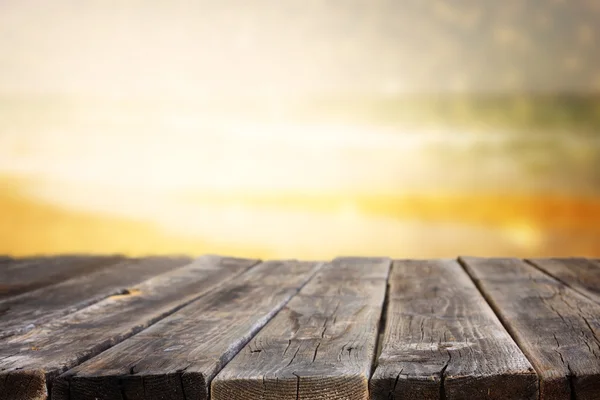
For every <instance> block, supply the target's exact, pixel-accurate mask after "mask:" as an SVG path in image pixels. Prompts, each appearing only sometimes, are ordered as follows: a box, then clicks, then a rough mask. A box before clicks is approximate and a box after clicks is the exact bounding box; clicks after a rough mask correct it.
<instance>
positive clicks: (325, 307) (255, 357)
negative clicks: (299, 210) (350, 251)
mask: <svg viewBox="0 0 600 400" xmlns="http://www.w3.org/2000/svg"><path fill="white" fill-rule="evenodd" d="M389 266H390V261H389V260H388V259H359V258H343V259H336V260H334V261H333V262H332V263H330V264H327V265H326V266H325V267H323V268H322V269H321V270H320V271H319V273H317V275H316V276H315V278H313V279H312V280H311V281H310V282H309V283H308V284H307V285H306V286H305V287H304V288H303V289H302V290H301V291H300V293H299V294H298V295H297V296H295V297H294V298H293V299H292V300H291V301H290V302H289V303H288V304H287V306H286V307H284V308H283V309H282V311H280V312H279V313H278V314H277V316H276V317H275V318H273V319H272V320H271V321H270V322H269V323H268V324H267V325H266V326H265V327H264V328H263V329H262V330H261V331H260V332H259V333H258V335H256V336H255V337H254V338H253V339H252V340H251V341H250V342H249V343H248V344H247V345H246V346H245V347H244V348H243V349H242V350H241V351H240V353H239V354H238V355H237V356H236V357H235V358H234V359H233V360H232V361H231V362H230V363H229V364H228V365H227V366H226V367H225V368H224V369H223V370H222V371H221V372H220V373H219V374H218V375H217V376H216V378H215V379H214V380H213V382H212V388H211V398H212V399H213V400H224V399H226V400H238V399H263V400H271V399H273V400H275V399H277V400H288V399H294V400H296V399H304V400H311V399H320V400H326V399H346V400H354V399H366V398H367V397H368V379H369V376H370V373H371V367H372V362H373V358H374V356H375V348H376V341H377V331H378V324H379V319H380V316H381V309H382V306H383V301H384V298H385V289H386V279H387V275H388V271H389Z"/></svg>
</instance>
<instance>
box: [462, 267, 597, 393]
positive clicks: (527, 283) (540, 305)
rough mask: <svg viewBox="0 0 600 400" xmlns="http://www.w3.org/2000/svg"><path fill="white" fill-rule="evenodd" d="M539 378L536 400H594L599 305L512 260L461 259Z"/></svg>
mask: <svg viewBox="0 0 600 400" xmlns="http://www.w3.org/2000/svg"><path fill="white" fill-rule="evenodd" d="M462 262H463V263H464V265H465V268H466V269H467V271H468V272H469V274H470V275H471V277H472V278H473V279H474V280H475V282H476V284H477V285H478V286H479V288H480V290H481V291H482V292H483V294H484V295H485V296H486V298H487V300H488V302H489V303H490V304H491V305H492V307H493V308H494V311H495V312H496V314H498V316H499V317H500V319H501V320H502V322H503V323H504V326H506V327H507V329H508V330H509V332H510V333H511V334H512V336H513V338H514V339H515V341H516V342H517V343H518V345H519V347H520V348H521V350H522V351H523V352H524V353H525V355H526V356H527V358H528V359H529V361H530V362H531V364H532V365H533V367H534V368H535V370H536V372H537V374H538V376H539V377H540V398H541V399H577V400H587V399H598V398H599V394H600V305H598V304H596V303H594V302H593V301H591V300H589V299H588V298H586V297H584V296H582V295H580V294H579V293H577V292H576V291H574V290H572V289H570V288H569V287H567V286H565V285H564V284H563V283H561V282H559V281H557V280H555V279H553V278H552V277H550V276H548V275H546V274H545V273H543V272H541V271H539V270H537V269H536V268H534V267H533V266H531V265H529V264H526V263H525V262H523V261H521V260H517V259H482V258H472V257H465V258H462Z"/></svg>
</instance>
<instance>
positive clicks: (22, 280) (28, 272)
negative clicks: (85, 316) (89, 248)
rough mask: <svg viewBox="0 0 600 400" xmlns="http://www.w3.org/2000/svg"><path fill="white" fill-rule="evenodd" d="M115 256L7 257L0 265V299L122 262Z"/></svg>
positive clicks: (0, 261) (120, 258)
mask: <svg viewBox="0 0 600 400" xmlns="http://www.w3.org/2000/svg"><path fill="white" fill-rule="evenodd" d="M122 260H123V257H119V256H105V257H100V256H94V257H89V256H56V257H30V258H21V259H8V260H6V262H4V263H2V260H1V259H0V263H2V267H1V268H0V299H3V298H6V297H10V296H15V295H18V294H22V293H26V292H29V291H32V290H36V289H39V288H42V287H45V286H49V285H52V284H55V283H58V282H61V281H64V280H67V279H72V278H74V277H77V276H80V275H83V274H86V273H91V272H94V271H97V270H100V269H103V268H106V267H108V266H110V265H112V264H115V263H117V262H118V261H122Z"/></svg>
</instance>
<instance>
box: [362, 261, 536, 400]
mask: <svg viewBox="0 0 600 400" xmlns="http://www.w3.org/2000/svg"><path fill="white" fill-rule="evenodd" d="M389 282H390V288H389V292H388V293H389V298H388V306H387V307H388V308H387V317H386V327H385V334H384V339H383V344H382V352H381V354H380V356H379V359H378V366H377V369H376V371H375V374H374V375H373V378H372V379H371V386H370V387H371V399H374V400H383V399H386V400H387V399H403V398H410V399H423V400H428V399H436V400H437V399H517V398H518V399H537V398H538V396H537V395H538V390H537V375H536V374H535V372H534V371H533V368H532V367H531V364H529V361H527V359H526V358H525V356H524V355H523V353H522V352H521V351H520V350H519V348H518V347H517V345H516V344H515V342H514V341H513V339H512V338H511V337H510V335H509V333H508V332H506V330H505V329H504V327H503V326H502V324H501V323H500V321H499V320H498V318H497V317H496V315H495V314H494V312H493V311H492V309H491V308H490V307H489V305H488V304H487V303H486V301H485V299H484V298H483V297H482V296H481V294H480V293H479V291H478V290H477V288H476V287H475V285H474V284H473V282H472V281H471V279H470V278H469V276H468V275H467V274H466V273H465V271H464V270H463V269H462V267H461V266H460V265H459V264H458V262H457V261H455V260H429V261H426V260H422V261H396V262H394V265H393V268H392V272H391V275H390V281H389Z"/></svg>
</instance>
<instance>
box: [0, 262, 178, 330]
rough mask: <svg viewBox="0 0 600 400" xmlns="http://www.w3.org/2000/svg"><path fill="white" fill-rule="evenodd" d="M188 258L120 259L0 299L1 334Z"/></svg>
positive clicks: (62, 312)
mask: <svg viewBox="0 0 600 400" xmlns="http://www.w3.org/2000/svg"><path fill="white" fill-rule="evenodd" d="M189 262H190V259H189V258H187V257H177V258H171V257H148V258H139V259H126V260H121V261H120V262H117V263H114V262H113V263H112V264H111V265H110V266H108V267H105V268H103V269H100V270H97V271H95V272H93V273H91V274H87V275H82V276H78V277H75V278H73V279H69V280H67V281H64V282H60V283H58V284H55V285H51V286H47V287H45V288H41V289H38V290H35V291H32V292H28V293H25V294H23V295H20V296H16V297H10V298H8V299H5V300H3V301H0V318H1V319H0V338H3V337H7V336H11V335H16V334H22V333H25V332H27V331H28V330H30V329H33V328H34V327H35V326H38V325H40V324H44V323H46V322H49V321H52V320H54V319H56V318H59V317H61V316H63V315H66V314H69V313H71V312H74V311H77V310H80V309H82V308H84V307H87V306H89V305H90V304H93V303H96V302H98V301H100V300H102V299H104V298H106V297H108V296H112V295H116V294H119V293H123V292H124V291H126V289H127V287H128V286H130V285H135V284H137V283H139V282H142V281H144V280H146V279H148V278H150V277H152V276H155V275H158V274H161V273H164V272H167V271H170V270H173V269H175V268H178V267H181V266H183V265H185V264H187V263H189Z"/></svg>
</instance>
